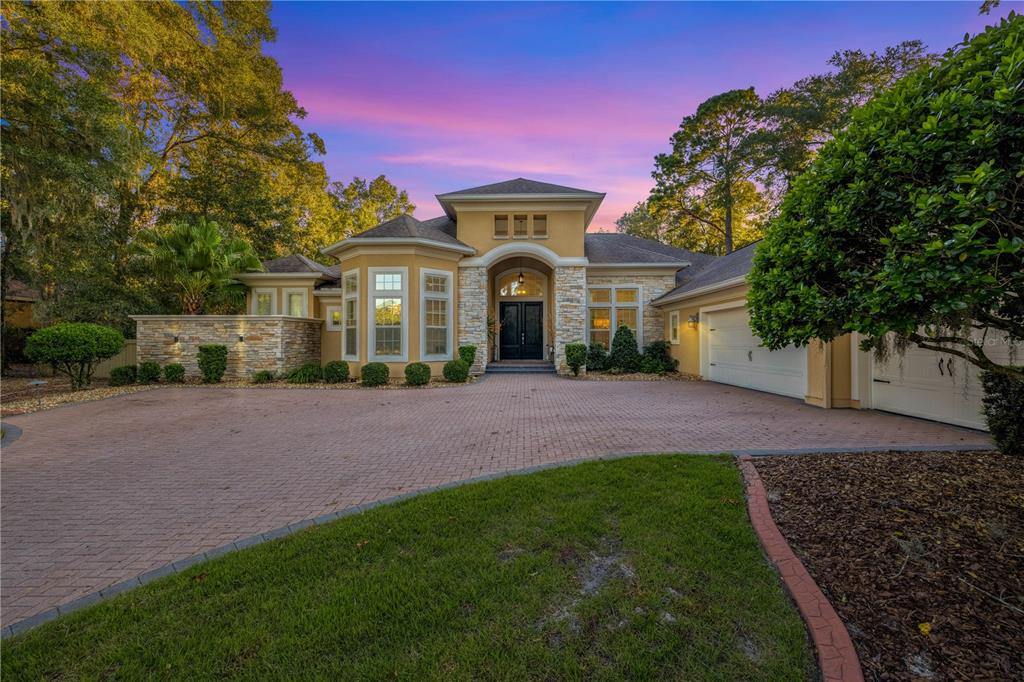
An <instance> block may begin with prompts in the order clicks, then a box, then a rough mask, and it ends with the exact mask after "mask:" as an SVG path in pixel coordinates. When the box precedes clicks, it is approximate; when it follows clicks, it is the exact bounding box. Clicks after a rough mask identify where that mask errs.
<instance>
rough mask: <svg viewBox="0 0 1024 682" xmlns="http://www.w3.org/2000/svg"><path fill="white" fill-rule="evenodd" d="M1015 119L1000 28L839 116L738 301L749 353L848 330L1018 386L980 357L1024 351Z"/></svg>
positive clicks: (1022, 201) (1016, 38)
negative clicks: (939, 355)
mask: <svg viewBox="0 0 1024 682" xmlns="http://www.w3.org/2000/svg"><path fill="white" fill-rule="evenodd" d="M1021 111H1024V18H1022V17H1019V16H1015V15H1012V14H1011V16H1010V18H1008V19H1005V20H1003V21H1002V22H1001V23H1000V25H999V26H996V27H990V28H988V29H986V30H985V31H984V32H982V33H980V34H978V35H977V36H975V37H974V38H973V39H970V40H968V41H967V42H965V43H964V44H963V45H961V46H960V47H959V48H958V49H956V50H951V51H950V52H948V53H947V54H946V55H945V56H944V57H943V58H942V59H941V60H940V62H939V63H938V64H937V65H935V66H934V67H932V68H930V69H927V70H921V71H916V72H914V73H912V74H911V75H910V76H908V77H906V78H905V79H903V80H902V81H900V82H899V83H898V84H896V85H895V86H894V87H893V88H892V89H891V90H889V91H887V92H886V93H884V94H882V95H881V96H879V97H877V98H876V99H874V100H872V101H871V102H869V103H868V104H867V105H866V106H865V107H863V108H862V109H860V110H858V111H856V112H854V114H853V116H852V121H851V123H850V125H849V127H848V128H847V129H846V130H845V131H844V132H842V133H841V134H840V135H839V136H837V137H836V138H835V139H834V140H833V141H832V142H830V143H828V144H826V145H825V147H824V148H823V149H822V151H821V153H820V154H819V156H818V158H817V160H816V161H815V162H814V164H813V166H812V167H811V169H810V170H809V171H808V172H807V173H805V174H804V175H802V176H801V177H800V178H799V179H798V180H797V181H796V183H795V185H794V187H793V189H792V191H790V193H789V194H788V196H787V197H786V199H785V201H784V203H783V205H782V209H781V213H780V215H779V217H778V218H777V219H775V220H774V221H772V223H771V225H770V227H769V229H768V232H767V235H766V237H765V240H764V242H763V243H762V244H761V246H760V247H759V248H758V250H757V254H756V256H755V258H754V268H753V271H752V272H751V274H750V277H749V281H750V284H751V290H750V294H749V297H748V300H749V303H750V308H751V324H752V327H753V329H754V331H755V332H756V333H757V334H758V336H760V337H761V339H762V340H763V341H764V342H765V344H766V345H767V346H768V347H770V348H780V347H783V346H785V345H787V344H790V343H796V344H805V343H807V342H808V341H809V340H810V339H812V338H820V339H823V340H826V341H827V340H831V339H833V338H835V337H837V336H839V335H842V334H845V333H847V332H852V331H856V332H860V333H861V334H862V335H863V336H864V337H865V346H866V347H874V348H875V349H876V350H877V351H879V352H885V351H886V350H887V349H888V348H889V344H890V343H891V342H893V339H894V345H895V346H896V348H897V349H899V348H902V347H905V346H906V345H907V344H910V343H916V344H917V345H919V346H921V347H922V348H928V349H932V350H939V351H944V352H947V353H950V354H953V355H957V356H960V357H963V358H965V359H966V360H968V361H969V362H972V363H974V364H976V365H978V366H979V367H981V368H982V369H986V370H990V371H997V372H1004V373H1007V374H1008V375H1011V376H1014V377H1016V378H1017V380H1018V381H1020V380H1024V374H1022V370H1021V369H1020V368H1014V367H1002V366H999V365H998V364H997V363H994V362H993V361H992V360H991V359H990V358H989V357H988V353H987V350H986V339H987V340H988V342H991V341H993V340H998V337H1000V336H1002V335H1005V336H1007V337H1009V338H1010V340H1011V341H1014V340H1016V341H1019V340H1022V339H1024V227H1022V226H1024V210H1022V209H1024V192H1022V191H1021V190H1022V185H1021V178H1022V171H1021V169H1022V168H1024V117H1022V116H1021ZM890 335H893V336H890ZM994 337H995V338H994ZM1004 338H1005V337H1004Z"/></svg>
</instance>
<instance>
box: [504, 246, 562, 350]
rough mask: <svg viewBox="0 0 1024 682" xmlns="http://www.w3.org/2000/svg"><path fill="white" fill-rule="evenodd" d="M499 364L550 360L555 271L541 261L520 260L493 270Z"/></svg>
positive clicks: (513, 260) (508, 262)
mask: <svg viewBox="0 0 1024 682" xmlns="http://www.w3.org/2000/svg"><path fill="white" fill-rule="evenodd" d="M491 275H492V276H491V284H492V289H491V291H492V302H493V307H492V310H493V311H494V313H495V322H496V325H495V326H496V327H497V328H496V330H495V335H494V336H495V339H494V341H495V356H494V359H495V360H498V361H526V360H534V361H539V360H550V359H551V358H550V344H551V335H552V330H551V328H550V327H551V320H550V316H551V314H552V312H553V311H551V310H549V306H548V304H549V301H550V300H551V298H550V286H551V271H550V268H549V267H548V266H547V265H545V264H544V263H542V262H540V261H536V260H534V259H532V258H524V257H517V258H511V259H507V260H503V261H502V262H500V263H497V264H495V265H494V266H492V268H491Z"/></svg>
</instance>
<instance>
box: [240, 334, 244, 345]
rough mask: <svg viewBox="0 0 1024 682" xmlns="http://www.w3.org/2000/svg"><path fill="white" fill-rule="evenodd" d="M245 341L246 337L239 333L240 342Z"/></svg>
mask: <svg viewBox="0 0 1024 682" xmlns="http://www.w3.org/2000/svg"><path fill="white" fill-rule="evenodd" d="M243 341H245V337H244V336H242V335H241V334H239V335H238V343H242V342H243Z"/></svg>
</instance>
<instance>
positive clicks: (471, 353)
mask: <svg viewBox="0 0 1024 682" xmlns="http://www.w3.org/2000/svg"><path fill="white" fill-rule="evenodd" d="M459 359H460V360H462V361H463V362H464V363H466V364H467V365H469V366H470V367H472V366H473V363H474V362H476V346H474V345H473V344H466V345H465V346H459Z"/></svg>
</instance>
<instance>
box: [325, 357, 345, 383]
mask: <svg viewBox="0 0 1024 682" xmlns="http://www.w3.org/2000/svg"><path fill="white" fill-rule="evenodd" d="M324 381H326V382H327V383H329V384H340V383H342V382H344V381H348V363H347V362H345V361H344V360H332V361H331V362H328V363H327V364H326V365H324Z"/></svg>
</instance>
